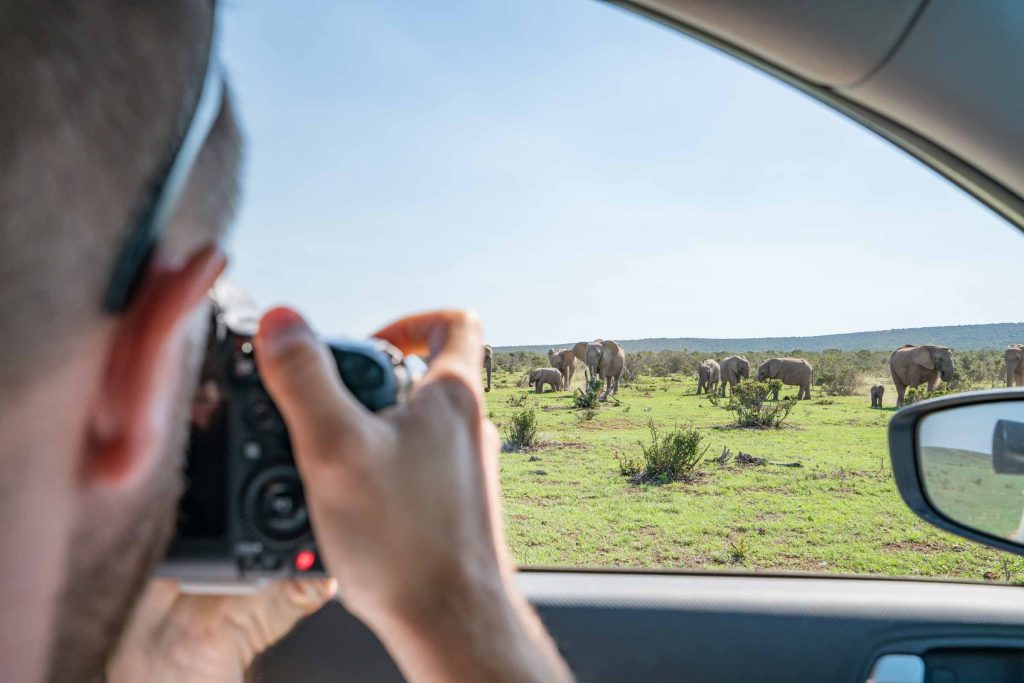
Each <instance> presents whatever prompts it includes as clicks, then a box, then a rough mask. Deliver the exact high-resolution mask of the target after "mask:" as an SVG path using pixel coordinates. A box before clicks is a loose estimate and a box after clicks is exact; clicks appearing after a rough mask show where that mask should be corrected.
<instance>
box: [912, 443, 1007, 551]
mask: <svg viewBox="0 0 1024 683" xmlns="http://www.w3.org/2000/svg"><path fill="white" fill-rule="evenodd" d="M922 459H923V460H922V462H926V463H927V466H926V467H924V468H922V477H923V479H924V483H925V488H926V490H927V493H928V496H929V498H931V500H932V502H933V504H934V505H935V506H936V507H937V508H938V509H939V511H940V512H943V513H945V514H947V515H949V516H950V517H951V518H953V519H956V520H959V521H961V522H963V523H964V524H969V525H971V526H972V527H974V528H975V529H979V530H981V531H985V532H987V533H990V534H994V535H996V536H1002V537H1008V536H1010V534H1012V533H1013V532H1014V531H1016V529H1017V526H1018V525H1019V524H1020V521H1021V509H1022V505H1021V501H1022V499H1024V496H1022V492H1021V489H1022V487H1024V481H1022V480H1021V478H1020V477H1019V476H1016V475H1012V474H996V473H995V472H994V471H993V469H992V455H991V454H985V453H975V452H973V451H964V450H960V449H956V448H934V447H931V448H924V449H923V452H922Z"/></svg>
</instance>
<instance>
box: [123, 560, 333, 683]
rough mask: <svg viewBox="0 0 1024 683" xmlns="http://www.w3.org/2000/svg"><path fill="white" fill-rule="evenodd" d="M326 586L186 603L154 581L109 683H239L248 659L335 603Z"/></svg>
mask: <svg viewBox="0 0 1024 683" xmlns="http://www.w3.org/2000/svg"><path fill="white" fill-rule="evenodd" d="M334 594H335V584H334V581H332V580H328V579H319V580H301V581H282V582H278V583H272V584H270V585H268V586H267V587H266V588H264V589H262V590H261V591H260V592H258V593H254V594H252V595H232V596H220V595H189V594H185V593H181V592H180V591H179V590H178V584H177V582H176V581H174V580H171V579H155V580H153V581H152V582H151V583H150V585H149V588H148V589H147V590H146V592H145V593H144V594H143V596H142V599H141V600H140V601H139V603H138V604H137V605H136V607H135V612H134V613H133V614H132V618H131V621H130V622H129V624H128V628H127V629H126V630H125V633H124V635H123V636H122V638H121V643H120V645H119V646H118V649H117V652H116V653H115V654H114V657H113V659H112V660H111V661H110V664H109V665H108V671H107V678H108V680H109V681H111V683H122V682H123V683H136V681H152V682H153V683H164V682H166V683H207V682H209V683H223V682H224V681H241V680H242V679H243V676H244V674H245V671H246V669H248V668H249V665H250V664H252V661H253V659H254V658H255V657H256V655H258V654H259V653H261V652H263V650H265V649H267V648H268V647H270V646H271V645H273V644H274V643H275V642H277V641H278V640H280V639H281V638H282V637H284V635H285V634H287V633H288V632H289V631H290V630H291V629H292V627H293V626H295V624H296V623H297V622H298V621H299V620H301V619H302V618H303V617H306V616H308V615H310V614H312V613H313V612H316V611H317V610H318V609H320V608H321V607H322V606H323V605H324V603H326V602H327V601H328V600H330V599H331V598H332V597H334Z"/></svg>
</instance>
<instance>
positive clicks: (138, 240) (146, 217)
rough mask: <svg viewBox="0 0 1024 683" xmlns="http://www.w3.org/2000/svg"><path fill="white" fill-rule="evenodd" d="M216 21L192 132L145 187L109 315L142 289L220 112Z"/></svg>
mask: <svg viewBox="0 0 1024 683" xmlns="http://www.w3.org/2000/svg"><path fill="white" fill-rule="evenodd" d="M216 37H217V17H216V13H215V14H214V20H213V29H212V31H211V39H210V51H209V55H208V57H207V59H206V75H205V76H204V77H203V85H202V90H201V91H200V92H199V98H198V99H197V100H196V106H195V109H194V110H193V111H192V118H191V120H190V121H189V124H188V128H187V129H186V130H185V134H184V135H183V136H182V138H181V142H180V143H179V144H178V146H177V148H176V149H175V151H174V154H173V155H172V156H171V157H170V158H169V159H168V160H167V162H166V163H165V165H163V166H162V167H161V169H160V173H159V174H158V175H157V176H156V178H154V179H153V182H152V184H150V185H149V186H148V187H147V188H146V193H147V200H146V202H145V203H144V204H143V208H142V211H141V213H140V214H139V215H138V218H137V220H136V222H135V227H134V228H133V229H132V231H131V232H130V233H129V234H128V237H127V238H126V239H125V242H124V244H123V246H122V247H121V253H120V255H119V256H118V258H117V262H116V263H115V264H114V270H113V273H112V275H111V278H110V283H109V285H108V286H107V291H106V294H105V296H104V299H103V308H104V309H106V310H107V311H108V312H110V313H118V312H120V311H123V310H124V309H125V307H127V305H128V303H129V302H130V301H131V298H132V295H133V294H134V293H135V291H136V289H137V288H138V284H139V281H140V280H141V279H142V274H143V272H144V271H145V269H146V264H148V263H149V259H150V257H151V256H152V255H153V250H154V248H155V247H156V244H157V242H158V241H159V240H160V237H161V235H163V233H164V231H165V230H166V229H167V224H168V223H169V222H170V220H171V216H172V215H173V213H174V209H175V207H176V206H177V204H178V200H179V199H181V193H182V192H183V191H184V189H185V184H186V182H187V181H188V176H189V173H191V171H192V167H193V166H194V165H195V163H196V159H198V158H199V152H200V150H201V149H202V148H203V144H204V143H205V142H206V137H207V136H208V135H209V134H210V129H211V128H213V124H214V122H215V121H216V120H217V116H218V115H219V114H220V110H221V102H222V98H223V91H224V82H223V78H222V75H221V70H220V65H219V63H218V61H217V55H216V48H217V40H216Z"/></svg>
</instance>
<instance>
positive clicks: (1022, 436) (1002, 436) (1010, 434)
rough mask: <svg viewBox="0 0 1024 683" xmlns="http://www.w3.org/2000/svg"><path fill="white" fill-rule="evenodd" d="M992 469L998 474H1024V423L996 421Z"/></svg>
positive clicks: (993, 436)
mask: <svg viewBox="0 0 1024 683" xmlns="http://www.w3.org/2000/svg"><path fill="white" fill-rule="evenodd" d="M992 467H993V468H994V469H995V471H996V473H997V474H1024V422H1014V421H1012V420H997V421H996V429H995V434H993V435H992Z"/></svg>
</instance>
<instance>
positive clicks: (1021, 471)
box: [889, 390, 1024, 554]
mask: <svg viewBox="0 0 1024 683" xmlns="http://www.w3.org/2000/svg"><path fill="white" fill-rule="evenodd" d="M889 448H890V453H891V456H892V465H893V475H894V476H895V478H896V484H897V486H898V487H899V489H900V495H902V496H903V499H904V501H906V503H907V504H908V505H909V506H910V507H911V509H912V510H914V512H916V513H917V514H918V515H920V516H921V517H923V518H924V519H926V520H927V521H929V522H931V523H933V524H935V525H936V526H938V527H941V528H943V529H946V530H948V531H952V532H953V533H955V534H958V535H960V536H963V537H965V538H970V539H972V540H976V541H980V542H982V543H985V544H986V545H990V546H993V547H997V548H1001V549H1003V550H1008V551H1010V552H1014V553H1017V554H1024V391H1020V390H1006V391H986V392H977V393H970V394H958V395H954V396H948V397H944V398H940V399H936V400H934V401H925V402H922V403H920V404H916V405H914V406H911V407H909V408H906V409H904V410H901V411H899V412H898V413H897V414H896V415H895V416H894V417H893V419H892V421H891V422H890V425H889Z"/></svg>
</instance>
